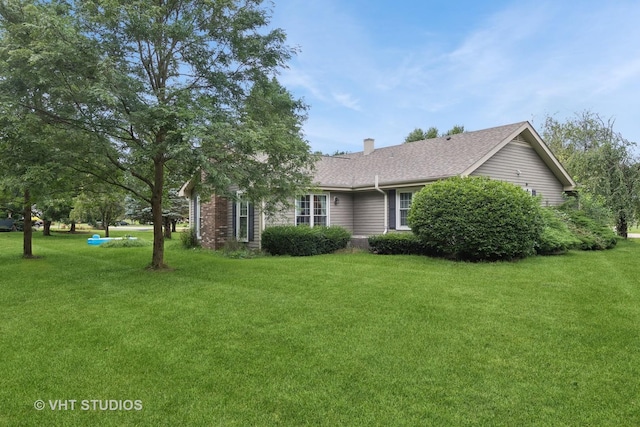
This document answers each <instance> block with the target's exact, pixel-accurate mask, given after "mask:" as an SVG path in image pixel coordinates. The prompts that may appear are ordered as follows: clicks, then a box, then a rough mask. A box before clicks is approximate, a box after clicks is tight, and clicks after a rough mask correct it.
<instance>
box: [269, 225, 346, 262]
mask: <svg viewBox="0 0 640 427" xmlns="http://www.w3.org/2000/svg"><path fill="white" fill-rule="evenodd" d="M350 239H351V234H350V233H349V232H348V231H347V230H345V229H344V228H342V227H338V226H331V227H313V228H310V227H306V226H297V227H296V226H293V225H286V226H277V227H267V228H266V229H265V230H264V231H263V232H262V248H263V249H264V250H265V251H267V252H268V253H270V254H271V255H292V256H310V255H319V254H326V253H331V252H334V251H336V250H338V249H342V248H345V247H346V246H347V244H348V243H349V240H350Z"/></svg>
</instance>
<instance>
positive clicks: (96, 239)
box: [87, 234, 137, 246]
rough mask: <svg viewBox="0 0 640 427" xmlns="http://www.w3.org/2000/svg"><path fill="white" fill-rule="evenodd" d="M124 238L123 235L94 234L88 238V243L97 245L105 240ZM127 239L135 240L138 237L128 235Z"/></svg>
mask: <svg viewBox="0 0 640 427" xmlns="http://www.w3.org/2000/svg"><path fill="white" fill-rule="evenodd" d="M122 239H123V238H122V237H100V235H99V234H94V235H93V236H91V237H89V238H88V239H87V244H89V245H94V246H97V245H101V244H103V243H104V242H109V241H111V240H122ZM127 239H132V240H134V239H137V237H127Z"/></svg>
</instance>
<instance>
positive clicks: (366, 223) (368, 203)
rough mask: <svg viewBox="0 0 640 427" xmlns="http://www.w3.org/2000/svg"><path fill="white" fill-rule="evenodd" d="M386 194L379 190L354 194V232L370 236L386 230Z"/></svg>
mask: <svg viewBox="0 0 640 427" xmlns="http://www.w3.org/2000/svg"><path fill="white" fill-rule="evenodd" d="M385 209H386V206H385V205H384V196H383V195H382V194H380V193H379V192H377V191H368V192H363V193H354V194H353V234H354V235H356V236H370V235H372V234H382V233H383V232H384V228H385V224H384V210H385Z"/></svg>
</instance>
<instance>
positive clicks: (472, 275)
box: [0, 232, 640, 426]
mask: <svg viewBox="0 0 640 427" xmlns="http://www.w3.org/2000/svg"><path fill="white" fill-rule="evenodd" d="M115 234H116V235H117V232H115ZM137 235H138V236H139V237H141V238H147V239H150V234H148V233H139V234H137ZM86 237H88V235H85V236H69V235H65V234H56V235H54V236H53V237H49V238H45V237H42V236H39V235H38V236H37V237H36V239H35V242H34V251H35V253H36V254H37V255H40V256H41V257H42V258H41V259H37V260H23V259H21V258H20V251H21V235H20V234H18V233H0V283H1V284H0V349H1V351H2V355H1V357H0V373H1V375H0V378H1V381H2V383H1V384H2V387H0V425H34V426H36V425H38V426H39V425H69V426H72V425H113V426H122V425H150V426H161V425H167V426H177V425H203V426H204V425H207V426H209V425H214V426H215V425H219V426H271V425H282V426H298V425H324V426H338V425H345V426H357V425H363V426H371V425H379V426H402V425H404V426H416V425H443V426H445V425H446V426H449V425H505V426H514V425H549V426H562V425H567V426H584V425H594V426H595V425H598V426H601V425H611V426H620V425H629V426H634V425H640V385H639V383H640V381H639V378H640V280H639V278H640V274H638V259H640V242H633V241H629V242H621V243H620V244H619V246H618V248H616V249H614V250H611V251H606V252H572V253H570V254H568V255H566V256H559V257H537V258H530V259H526V260H523V261H520V262H515V263H497V264H488V263H487V264H470V263H453V262H449V261H444V260H434V259H429V258H423V257H412V256H398V257H393V256H386V257H385V256H375V255H370V254H366V253H353V254H334V255H324V256H317V257H310V258H288V257H275V258H272V257H264V258H256V259H244V260H235V259H226V258H223V257H221V256H219V255H216V254H213V253H211V252H207V251H194V250H190V251H189V250H183V249H181V248H180V246H179V244H178V242H176V241H174V242H169V243H168V244H167V254H166V261H167V262H168V264H169V265H170V266H172V267H174V268H175V270H174V271H171V272H160V273H158V272H150V271H146V270H145V269H144V266H145V265H146V264H147V263H148V262H149V261H150V257H151V248H150V247H143V248H113V249H104V248H99V247H90V246H88V245H87V244H86V240H85V239H86ZM39 399H41V400H43V401H44V402H45V403H46V407H45V409H44V410H41V411H38V410H36V409H35V408H34V402H35V401H36V400H39ZM50 400H51V401H53V403H55V401H56V400H62V401H64V400H77V401H78V402H77V403H76V404H75V409H74V410H71V409H70V406H69V405H70V404H69V403H68V404H67V406H68V407H69V409H67V410H52V409H51V407H50V403H51V402H49V401H50ZM82 400H88V401H90V400H103V401H104V400H117V401H125V400H131V401H134V400H139V401H141V403H142V406H143V407H142V410H129V411H127V410H99V408H98V409H97V410H93V409H89V410H83V409H82V408H81V407H80V405H81V401H82Z"/></svg>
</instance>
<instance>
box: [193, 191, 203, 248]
mask: <svg viewBox="0 0 640 427" xmlns="http://www.w3.org/2000/svg"><path fill="white" fill-rule="evenodd" d="M193 215H194V216H195V218H194V221H193V222H194V223H195V224H194V225H195V228H196V237H197V238H198V240H200V239H202V235H201V234H200V229H201V228H202V227H201V225H202V206H201V205H200V195H199V194H197V195H196V205H195V207H194V212H193Z"/></svg>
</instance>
